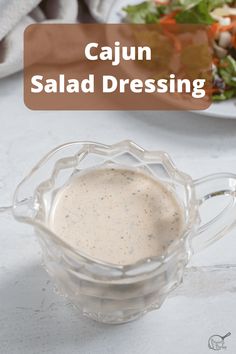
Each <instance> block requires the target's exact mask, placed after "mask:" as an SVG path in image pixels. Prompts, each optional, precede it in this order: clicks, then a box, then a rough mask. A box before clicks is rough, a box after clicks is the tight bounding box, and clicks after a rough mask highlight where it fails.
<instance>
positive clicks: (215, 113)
mask: <svg viewBox="0 0 236 354" xmlns="http://www.w3.org/2000/svg"><path fill="white" fill-rule="evenodd" d="M141 2H142V0H115V1H114V3H113V5H112V6H111V9H110V12H109V14H108V17H107V22H108V23H119V22H122V19H123V18H124V13H123V11H122V8H123V7H125V6H127V5H134V4H138V3H141ZM194 113H196V114H201V115H206V116H210V117H215V118H226V119H227V118H229V119H236V99H233V100H229V101H224V102H220V103H213V104H212V105H211V106H210V108H208V109H207V110H205V111H194Z"/></svg>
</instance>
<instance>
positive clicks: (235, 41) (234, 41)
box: [232, 34, 236, 48]
mask: <svg viewBox="0 0 236 354" xmlns="http://www.w3.org/2000/svg"><path fill="white" fill-rule="evenodd" d="M232 46H233V47H234V48H236V34H234V35H233V36H232Z"/></svg>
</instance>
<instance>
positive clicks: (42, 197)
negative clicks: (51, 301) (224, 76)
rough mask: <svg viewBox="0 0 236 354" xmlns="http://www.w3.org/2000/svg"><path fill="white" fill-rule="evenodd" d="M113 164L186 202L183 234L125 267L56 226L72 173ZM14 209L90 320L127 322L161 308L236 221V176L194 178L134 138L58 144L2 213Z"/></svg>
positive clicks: (50, 267) (48, 265)
mask: <svg viewBox="0 0 236 354" xmlns="http://www.w3.org/2000/svg"><path fill="white" fill-rule="evenodd" d="M107 165H109V166H111V165H113V166H118V167H119V166H122V168H124V167H127V168H130V167H132V168H135V169H137V170H139V171H144V172H145V173H147V174H149V175H150V176H152V177H154V178H156V179H158V180H159V181H161V182H162V183H163V184H165V185H167V186H168V188H170V189H171V190H172V191H173V192H174V193H175V195H176V197H177V198H178V201H180V203H181V206H182V208H183V211H184V231H183V233H182V235H181V237H180V238H179V239H177V240H176V241H174V242H173V243H172V244H171V245H170V246H169V247H168V249H167V250H166V251H165V253H164V254H162V255H161V257H160V256H159V257H153V258H148V259H144V260H141V261H139V262H137V263H135V264H129V265H124V266H122V265H115V264H109V263H105V262H102V261H100V260H97V259H94V258H92V257H90V256H89V255H86V254H84V253H82V252H80V251H78V250H75V249H73V248H72V247H71V246H70V245H69V244H67V243H66V242H64V241H62V239H60V238H59V236H57V235H56V234H55V233H53V232H52V230H50V227H49V215H50V209H51V207H52V203H53V200H54V197H55V195H56V193H57V191H58V190H59V189H60V188H62V187H63V186H64V185H65V183H66V182H67V181H68V180H69V179H70V177H71V176H72V175H74V174H77V173H80V172H81V171H85V170H86V169H91V168H96V167H101V166H107ZM217 196H224V198H225V200H226V202H227V204H226V206H224V208H223V210H221V211H220V212H219V213H218V215H212V216H211V220H210V221H208V222H207V223H205V224H202V223H201V218H200V214H201V206H202V205H203V204H205V205H206V206H207V205H208V204H207V203H206V201H208V200H209V199H212V198H213V199H214V198H216V197H217ZM210 208H211V203H209V205H208V209H210ZM7 209H9V210H11V211H12V213H13V215H14V217H15V218H16V219H17V220H19V221H21V222H24V223H27V224H30V225H32V226H33V227H34V229H35V232H36V234H37V236H38V239H39V242H40V244H41V247H42V254H43V261H44V265H45V268H46V270H47V271H48V273H49V274H50V276H51V277H52V278H53V279H54V280H55V282H56V284H57V287H58V290H59V291H60V292H61V294H63V295H65V296H67V297H68V298H69V299H70V301H71V302H72V303H73V304H74V305H75V306H76V307H77V308H78V309H79V310H80V311H81V313H82V314H83V315H85V316H87V317H89V318H92V319H94V320H97V321H100V322H104V323H123V322H127V321H130V320H133V319H135V318H138V317H139V316H141V315H143V314H145V313H146V312H148V311H150V310H153V309H157V308H159V307H160V306H161V304H162V303H163V301H164V300H165V298H166V297H167V295H168V294H169V292H170V291H172V290H173V289H175V287H176V286H178V285H179V284H180V283H181V281H182V278H183V273H184V269H185V267H186V265H187V263H188V261H189V259H190V257H191V256H192V255H193V254H194V253H195V252H197V251H199V250H201V249H202V248H205V247H206V246H208V245H210V244H211V243H213V242H215V241H216V240H217V239H219V238H220V237H222V236H223V235H225V234H226V233H227V232H228V231H229V230H230V229H231V228H232V227H233V226H234V225H235V223H236V175H233V174H225V173H221V174H215V175H211V176H208V177H204V178H202V179H199V180H196V181H193V180H192V179H191V177H189V176H188V175H186V174H184V173H183V172H180V171H179V170H178V169H177V168H176V167H175V165H174V164H173V162H172V161H171V159H170V157H169V155H168V154H166V153H165V152H161V151H147V150H144V149H143V148H141V147H140V146H138V145H137V144H135V143H134V142H132V141H123V142H120V143H118V144H114V145H104V144H100V143H94V142H72V143H68V144H65V145H62V146H59V147H58V148H56V149H54V150H53V151H51V152H50V153H48V154H47V155H46V156H45V157H44V158H43V159H42V160H41V161H40V162H39V163H38V164H37V165H36V166H35V167H34V168H33V170H32V171H31V172H30V174H29V175H28V176H26V177H25V179H24V180H23V181H22V182H21V183H20V184H19V186H18V187H17V189H16V192H15V195H14V200H13V205H12V207H9V208H4V207H2V208H0V211H2V212H4V211H6V210H7Z"/></svg>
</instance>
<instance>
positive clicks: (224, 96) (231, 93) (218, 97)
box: [212, 89, 236, 102]
mask: <svg viewBox="0 0 236 354" xmlns="http://www.w3.org/2000/svg"><path fill="white" fill-rule="evenodd" d="M235 96H236V89H231V90H227V91H224V92H222V93H219V94H214V95H213V96H212V100H213V101H214V102H222V101H226V100H229V99H230V98H233V97H235Z"/></svg>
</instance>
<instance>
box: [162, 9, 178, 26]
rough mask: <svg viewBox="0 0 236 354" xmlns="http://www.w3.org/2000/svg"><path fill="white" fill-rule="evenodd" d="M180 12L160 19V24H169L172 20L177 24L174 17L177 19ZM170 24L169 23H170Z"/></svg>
mask: <svg viewBox="0 0 236 354" xmlns="http://www.w3.org/2000/svg"><path fill="white" fill-rule="evenodd" d="M178 12H179V11H178V10H176V11H173V12H171V13H170V14H168V15H165V16H163V17H162V18H161V19H160V23H167V22H168V21H169V20H170V19H172V20H174V22H173V23H176V20H175V18H174V17H175V15H177V13H178ZM168 23H169V22H168Z"/></svg>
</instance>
